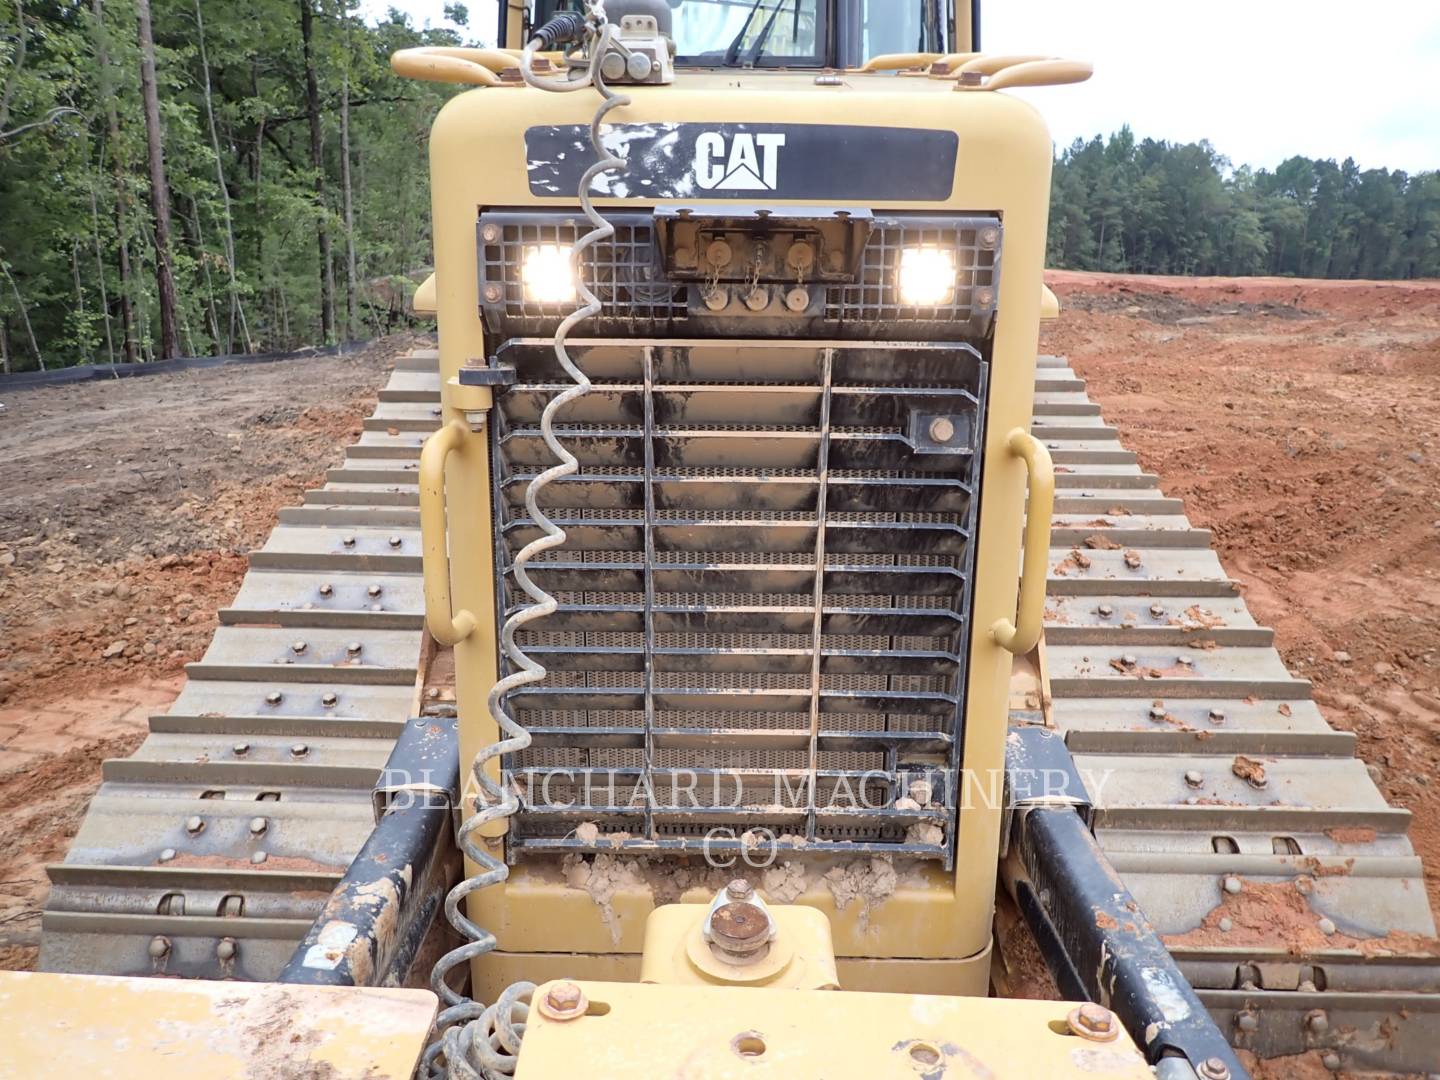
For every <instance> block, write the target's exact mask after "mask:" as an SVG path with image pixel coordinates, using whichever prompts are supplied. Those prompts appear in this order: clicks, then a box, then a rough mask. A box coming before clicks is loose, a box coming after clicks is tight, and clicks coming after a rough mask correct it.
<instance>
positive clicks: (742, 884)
mask: <svg viewBox="0 0 1440 1080" xmlns="http://www.w3.org/2000/svg"><path fill="white" fill-rule="evenodd" d="M725 895H727V896H728V897H730V899H731V900H749V899H750V898H751V897H752V896H754V895H755V886H754V885H751V884H750V882H748V881H746V880H745V879H744V878H736V879H735V880H734V881H732V882H730V884H728V885H726V886H725Z"/></svg>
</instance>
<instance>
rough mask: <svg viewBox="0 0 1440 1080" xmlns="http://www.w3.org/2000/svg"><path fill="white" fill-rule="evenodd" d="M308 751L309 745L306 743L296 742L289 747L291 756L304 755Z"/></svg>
mask: <svg viewBox="0 0 1440 1080" xmlns="http://www.w3.org/2000/svg"><path fill="white" fill-rule="evenodd" d="M308 753H310V747H309V745H308V744H306V743H303V742H297V743H296V744H295V745H294V746H292V747H290V756H291V757H304V756H305V755H306V754H308Z"/></svg>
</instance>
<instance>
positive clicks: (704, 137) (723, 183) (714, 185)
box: [695, 131, 785, 191]
mask: <svg viewBox="0 0 1440 1080" xmlns="http://www.w3.org/2000/svg"><path fill="white" fill-rule="evenodd" d="M784 145H785V136H784V135H782V134H779V133H760V134H754V135H752V134H749V133H748V132H740V133H738V134H736V135H734V136H732V138H731V140H730V146H729V148H728V149H727V148H726V146H725V136H723V135H721V134H720V133H719V132H717V131H706V132H702V133H701V134H700V136H699V137H698V138H696V140H695V180H696V182H697V183H698V184H699V185H700V186H701V187H702V188H704V189H705V190H706V191H715V190H717V189H718V190H720V191H774V190H775V187H776V183H777V181H778V179H779V175H780V148H781V147H782V146H784Z"/></svg>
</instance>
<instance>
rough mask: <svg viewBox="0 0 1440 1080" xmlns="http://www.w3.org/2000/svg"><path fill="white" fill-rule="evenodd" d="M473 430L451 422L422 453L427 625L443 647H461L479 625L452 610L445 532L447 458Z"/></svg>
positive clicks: (422, 550)
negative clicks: (459, 645)
mask: <svg viewBox="0 0 1440 1080" xmlns="http://www.w3.org/2000/svg"><path fill="white" fill-rule="evenodd" d="M469 435H470V429H469V428H468V427H466V426H465V423H464V421H462V420H451V421H450V422H449V423H448V424H446V425H445V426H444V427H442V428H441V429H440V430H439V431H437V432H435V434H434V435H431V436H430V438H428V439H426V440H425V448H424V449H423V450H421V451H420V555H421V566H422V568H423V570H424V574H425V625H426V626H428V627H429V628H430V635H431V636H432V637H433V638H434V639H435V640H436V641H438V642H439V643H440V644H441V645H458V644H459V643H460V642H462V641H464V640H465V639H466V638H467V637H469V636H470V635H471V634H472V633H474V632H475V628H476V626H478V625H479V624H478V622H477V621H476V619H475V616H474V615H472V614H470V612H468V611H457V612H455V613H454V614H453V615H452V614H451V608H450V554H449V548H448V546H447V543H446V530H445V459H446V458H447V457H449V456H450V452H451V451H452V450H458V449H460V447H461V446H462V445H464V443H465V440H466V438H468V437H469Z"/></svg>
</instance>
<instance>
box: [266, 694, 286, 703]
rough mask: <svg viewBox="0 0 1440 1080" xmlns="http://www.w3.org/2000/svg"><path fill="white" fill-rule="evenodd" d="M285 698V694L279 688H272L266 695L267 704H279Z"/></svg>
mask: <svg viewBox="0 0 1440 1080" xmlns="http://www.w3.org/2000/svg"><path fill="white" fill-rule="evenodd" d="M284 700H285V695H284V694H282V693H280V691H279V690H271V691H270V692H269V693H268V694H266V695H265V704H266V705H279V704H280V702H282V701H284Z"/></svg>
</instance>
